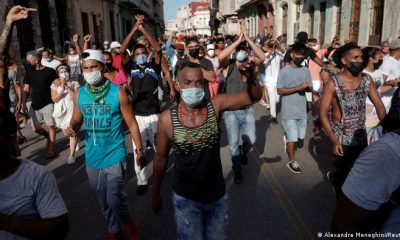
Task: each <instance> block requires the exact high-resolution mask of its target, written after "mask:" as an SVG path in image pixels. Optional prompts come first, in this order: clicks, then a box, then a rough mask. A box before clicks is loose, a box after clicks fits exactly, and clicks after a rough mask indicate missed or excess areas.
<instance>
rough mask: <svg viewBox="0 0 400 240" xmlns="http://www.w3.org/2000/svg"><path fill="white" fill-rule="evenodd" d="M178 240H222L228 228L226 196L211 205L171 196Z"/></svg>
mask: <svg viewBox="0 0 400 240" xmlns="http://www.w3.org/2000/svg"><path fill="white" fill-rule="evenodd" d="M172 201H173V204H174V209H175V222H176V232H177V239H178V240H187V239H191V240H201V239H207V240H213V239H215V240H224V239H227V236H226V232H227V228H228V195H227V194H226V193H225V195H224V196H223V197H222V198H220V199H218V200H216V201H214V202H211V203H201V202H196V201H193V200H190V199H187V198H184V197H182V196H180V195H178V194H176V193H175V192H174V193H173V195H172Z"/></svg>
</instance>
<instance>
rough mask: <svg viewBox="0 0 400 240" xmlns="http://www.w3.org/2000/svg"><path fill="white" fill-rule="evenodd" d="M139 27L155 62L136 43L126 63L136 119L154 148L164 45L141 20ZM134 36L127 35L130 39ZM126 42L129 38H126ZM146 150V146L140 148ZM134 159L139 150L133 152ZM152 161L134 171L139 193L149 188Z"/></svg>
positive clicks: (144, 137) (136, 166)
mask: <svg viewBox="0 0 400 240" xmlns="http://www.w3.org/2000/svg"><path fill="white" fill-rule="evenodd" d="M135 27H137V30H138V31H140V32H141V33H143V35H144V36H145V37H146V39H148V41H149V42H150V44H151V46H152V48H153V49H154V61H151V62H148V61H147V59H148V57H149V56H148V51H147V49H146V46H144V45H142V44H136V45H135V47H134V49H133V53H132V58H134V60H133V61H132V60H130V61H129V62H128V63H126V64H124V69H125V70H126V72H127V73H129V74H130V76H131V84H130V87H131V91H132V97H131V100H132V106H133V109H134V111H135V113H136V121H137V122H138V126H139V129H140V135H141V137H142V143H143V144H146V142H149V143H150V144H151V145H152V147H154V146H155V144H156V140H155V138H156V135H157V122H158V115H159V114H160V102H159V99H158V83H159V81H161V75H160V74H161V47H160V45H159V44H158V42H157V40H156V39H155V38H154V37H153V36H151V35H150V34H149V33H148V32H147V30H146V29H145V28H144V27H143V25H142V24H141V22H138V24H136V25H135ZM130 37H131V36H130V35H128V36H127V38H130ZM124 42H127V39H125V40H124ZM132 144H133V149H136V146H135V143H134V142H133V141H132ZM140 150H141V151H145V149H140ZM134 157H135V162H136V153H135V152H134ZM152 167H153V165H152V163H150V164H148V165H147V166H145V167H140V166H139V165H138V164H135V171H136V175H137V179H138V187H137V189H136V193H137V194H138V195H143V194H144V193H145V192H146V191H147V188H148V178H149V177H150V176H151V175H152V172H153V170H152Z"/></svg>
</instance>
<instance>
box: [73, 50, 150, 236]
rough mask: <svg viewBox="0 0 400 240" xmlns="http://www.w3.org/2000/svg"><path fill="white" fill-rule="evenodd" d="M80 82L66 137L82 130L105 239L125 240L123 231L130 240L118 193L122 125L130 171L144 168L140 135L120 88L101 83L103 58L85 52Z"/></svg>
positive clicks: (131, 227)
mask: <svg viewBox="0 0 400 240" xmlns="http://www.w3.org/2000/svg"><path fill="white" fill-rule="evenodd" d="M81 59H82V71H83V77H84V79H85V81H86V85H84V86H83V87H81V88H80V89H79V91H78V93H77V94H76V95H75V99H74V111H73V114H72V119H71V123H70V126H69V127H68V128H67V129H66V134H67V135H68V136H70V137H74V136H76V133H77V132H78V131H79V129H80V127H81V125H82V124H84V127H85V130H86V136H85V138H86V147H85V162H86V173H87V175H88V178H89V184H90V186H91V188H92V189H93V191H94V192H96V195H97V199H98V201H99V203H100V206H101V208H102V212H103V215H104V217H105V218H106V223H107V229H108V232H109V233H108V235H107V239H124V238H122V237H123V231H124V228H125V229H126V230H127V232H128V234H129V235H130V236H131V237H132V239H138V237H139V233H138V230H137V228H136V225H135V222H134V221H133V218H132V215H131V213H130V210H129V206H128V200H127V196H126V194H125V193H124V191H123V187H124V182H125V173H126V157H127V149H126V145H125V134H124V127H123V121H124V122H125V123H126V125H127V126H128V128H129V131H130V133H131V136H132V139H133V141H134V143H135V145H136V146H137V148H136V149H134V151H135V152H136V155H137V161H136V162H135V165H139V167H143V166H144V162H145V157H144V154H143V152H142V150H141V149H143V147H142V141H141V137H140V131H139V127H138V124H137V122H136V119H135V113H134V112H133V111H132V106H131V104H130V102H129V99H128V94H127V93H126V91H125V89H124V88H119V87H118V86H117V85H115V84H113V83H111V82H110V81H109V80H108V79H106V78H104V77H103V69H104V57H103V55H102V53H101V52H100V51H97V50H86V51H84V52H83V53H82V55H81Z"/></svg>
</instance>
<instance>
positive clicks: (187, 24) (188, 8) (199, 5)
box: [166, 0, 211, 35]
mask: <svg viewBox="0 0 400 240" xmlns="http://www.w3.org/2000/svg"><path fill="white" fill-rule="evenodd" d="M210 6H211V5H210V1H208V0H204V1H198V2H190V3H188V4H184V5H182V6H181V7H179V8H178V10H177V11H176V19H172V20H169V21H168V23H169V27H168V28H167V31H166V33H171V32H173V31H175V29H176V30H177V31H176V32H178V33H179V34H185V35H205V34H206V35H210V34H211V29H210Z"/></svg>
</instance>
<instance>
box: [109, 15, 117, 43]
mask: <svg viewBox="0 0 400 240" xmlns="http://www.w3.org/2000/svg"><path fill="white" fill-rule="evenodd" d="M109 14H110V29H111V38H112V39H111V40H115V39H116V38H115V26H114V25H115V23H114V12H113V11H110V12H109Z"/></svg>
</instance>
